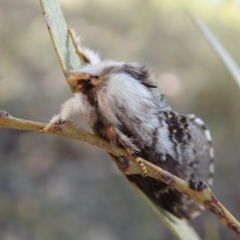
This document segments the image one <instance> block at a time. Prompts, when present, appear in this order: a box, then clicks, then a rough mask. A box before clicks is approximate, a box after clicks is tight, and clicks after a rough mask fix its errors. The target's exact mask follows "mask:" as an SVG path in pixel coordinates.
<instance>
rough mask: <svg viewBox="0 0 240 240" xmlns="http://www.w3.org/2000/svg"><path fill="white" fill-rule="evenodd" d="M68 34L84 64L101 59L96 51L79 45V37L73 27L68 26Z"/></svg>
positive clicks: (93, 62) (97, 61) (94, 62)
mask: <svg viewBox="0 0 240 240" xmlns="http://www.w3.org/2000/svg"><path fill="white" fill-rule="evenodd" d="M68 34H69V36H70V38H71V41H72V43H73V46H74V48H75V51H76V54H77V55H78V56H79V58H80V59H81V60H82V61H83V62H84V63H85V64H96V63H99V62H100V61H101V60H100V58H99V55H98V54H97V53H96V52H94V51H93V50H91V49H88V48H84V47H82V46H81V44H80V41H79V37H77V36H76V34H75V32H74V30H73V29H71V28H68Z"/></svg>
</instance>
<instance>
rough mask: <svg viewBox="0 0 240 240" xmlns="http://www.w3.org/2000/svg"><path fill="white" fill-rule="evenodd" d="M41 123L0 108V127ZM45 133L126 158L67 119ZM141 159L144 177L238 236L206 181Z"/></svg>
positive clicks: (134, 169) (133, 166) (133, 169)
mask: <svg viewBox="0 0 240 240" xmlns="http://www.w3.org/2000/svg"><path fill="white" fill-rule="evenodd" d="M45 126H46V123H42V122H34V121H29V120H23V119H19V118H15V117H13V116H11V115H9V114H8V113H7V112H4V111H0V127H5V128H14V129H19V130H29V131H36V132H39V131H40V130H41V129H42V128H44V127H45ZM49 133H52V134H56V135H59V136H64V137H68V138H73V139H78V140H81V141H84V142H87V143H90V144H92V145H95V146H98V147H100V148H102V149H104V150H105V151H107V152H108V153H110V154H112V155H114V156H116V157H120V156H123V155H125V156H128V158H130V156H129V155H128V154H127V152H126V151H125V150H124V149H122V148H119V147H114V146H113V145H111V144H110V143H109V142H108V141H106V140H104V139H102V138H100V137H98V136H97V135H95V134H92V133H89V132H87V131H86V130H84V129H81V128H78V127H76V126H74V125H73V124H72V123H71V122H67V123H65V124H63V125H55V126H54V127H53V128H51V129H50V130H49ZM131 160H132V159H131ZM142 161H143V163H144V165H145V166H146V168H147V176H149V177H152V178H155V179H157V180H159V181H162V182H164V183H166V184H167V185H169V186H171V187H173V188H174V189H176V190H178V191H179V192H182V193H185V194H186V195H188V196H189V197H191V198H192V199H194V200H195V201H196V202H198V203H199V204H200V205H202V206H203V207H205V208H206V209H208V210H209V211H210V212H212V213H213V214H214V215H215V216H216V217H217V218H218V219H219V220H220V221H221V222H222V223H223V224H224V225H226V226H227V227H228V228H230V229H231V230H232V231H233V232H234V233H235V234H236V235H237V236H238V237H239V238H240V224H239V222H238V221H237V220H236V219H235V218H234V217H233V216H232V215H231V213H229V211H228V210H227V209H226V208H225V207H224V206H223V205H222V204H221V203H220V202H219V201H218V200H217V198H216V197H215V196H214V194H213V193H212V191H211V189H210V188H209V187H208V186H207V184H205V183H203V182H194V181H190V182H188V181H184V180H182V179H181V178H178V177H176V176H174V175H173V174H171V173H169V172H167V171H165V170H163V169H162V168H160V167H158V166H156V165H154V164H152V163H150V162H148V161H146V160H144V159H142ZM122 170H123V172H124V174H126V175H131V174H141V173H142V170H141V168H140V167H139V165H138V164H137V163H136V162H135V161H134V160H132V161H127V163H125V167H124V168H122Z"/></svg>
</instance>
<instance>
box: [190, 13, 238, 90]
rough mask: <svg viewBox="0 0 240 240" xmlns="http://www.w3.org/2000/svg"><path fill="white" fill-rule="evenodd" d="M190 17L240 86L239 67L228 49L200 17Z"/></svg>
mask: <svg viewBox="0 0 240 240" xmlns="http://www.w3.org/2000/svg"><path fill="white" fill-rule="evenodd" d="M190 18H191V19H192V21H193V22H194V24H195V25H196V26H197V28H198V29H199V30H200V32H201V33H202V35H203V36H204V38H205V39H206V40H207V42H208V43H209V44H210V46H211V47H212V49H213V50H214V51H215V53H216V54H217V55H218V57H219V58H220V59H221V61H222V62H223V64H224V65H225V67H226V68H227V69H228V70H229V72H230V73H231V75H232V77H233V78H234V80H235V81H236V83H237V84H238V86H239V87H240V68H239V66H238V65H237V63H236V62H235V61H234V59H233V58H232V57H231V55H230V54H229V53H228V51H227V50H226V49H225V48H224V47H223V45H222V44H221V43H220V42H219V41H218V39H217V38H216V37H215V36H214V34H213V33H212V32H211V31H210V29H208V27H207V26H206V25H205V24H204V22H203V21H201V19H199V18H198V17H196V16H194V15H191V14H190Z"/></svg>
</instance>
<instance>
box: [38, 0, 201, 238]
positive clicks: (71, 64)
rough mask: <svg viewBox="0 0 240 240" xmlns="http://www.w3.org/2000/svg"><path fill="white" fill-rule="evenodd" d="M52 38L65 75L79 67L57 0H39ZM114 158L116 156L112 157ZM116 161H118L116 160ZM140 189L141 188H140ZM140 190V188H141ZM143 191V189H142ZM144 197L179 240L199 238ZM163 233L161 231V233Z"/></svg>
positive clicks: (191, 230) (184, 222) (185, 223)
mask: <svg viewBox="0 0 240 240" xmlns="http://www.w3.org/2000/svg"><path fill="white" fill-rule="evenodd" d="M39 1H40V4H41V7H42V11H43V15H44V17H45V20H46V23H47V27H48V30H49V33H50V36H51V40H52V43H53V46H54V49H55V51H56V54H57V57H58V60H59V63H60V66H61V68H62V70H63V73H64V75H65V77H67V76H68V74H69V71H70V70H72V69H79V68H80V66H81V63H80V61H79V58H78V56H77V55H76V53H75V49H74V47H73V45H72V42H71V41H70V38H69V36H68V31H67V29H68V27H67V24H66V22H65V19H64V17H63V14H62V11H61V8H60V5H59V2H58V1H57V0H39ZM112 158H113V160H114V157H112ZM114 162H115V163H116V161H114ZM138 190H139V189H138ZM139 191H140V190H139ZM140 192H141V191H140ZM141 194H142V196H143V197H144V199H145V200H146V201H147V202H148V203H149V204H150V206H151V207H152V208H153V210H154V211H155V212H156V213H157V215H158V216H159V218H160V219H161V220H162V222H163V223H164V224H165V225H166V226H167V228H168V229H169V230H170V231H171V232H172V234H173V235H174V236H175V237H176V239H179V240H199V239H200V238H199V236H198V235H197V233H196V232H195V231H194V229H193V228H192V227H191V226H190V225H189V223H188V222H187V221H186V220H182V219H179V218H177V217H175V216H173V215H172V214H170V213H169V212H167V211H165V210H164V209H162V208H159V207H157V206H156V205H154V203H153V202H151V200H150V199H149V198H147V197H146V195H145V194H143V193H142V192H141ZM159 234H161V233H159Z"/></svg>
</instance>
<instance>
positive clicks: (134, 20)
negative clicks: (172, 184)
mask: <svg viewBox="0 0 240 240" xmlns="http://www.w3.org/2000/svg"><path fill="white" fill-rule="evenodd" d="M61 5H62V10H63V12H64V15H65V17H66V20H67V22H68V25H69V26H71V27H73V28H74V29H75V30H76V31H77V33H79V35H81V38H82V41H83V43H84V45H86V46H88V47H91V48H93V49H95V50H97V51H99V52H100V53H101V55H102V57H103V58H107V59H115V60H124V61H134V62H136V61H137V62H142V63H146V64H147V65H148V66H149V67H150V68H151V69H152V71H153V72H154V73H155V77H156V80H157V81H158V84H159V89H160V91H161V92H162V93H164V94H165V95H166V96H167V99H168V102H169V103H170V105H171V106H172V107H173V108H174V109H175V110H176V111H178V112H180V113H194V114H196V115H197V116H199V117H201V118H202V119H203V120H204V121H205V122H206V123H207V125H208V126H209V128H210V130H211V133H212V137H213V139H214V146H215V155H216V157H215V158H216V175H215V181H214V186H213V191H214V193H215V194H216V196H217V197H218V198H219V200H220V201H221V202H222V203H223V204H224V205H225V207H227V209H229V210H230V211H231V212H232V213H233V214H234V215H235V217H236V218H238V219H240V204H239V203H240V184H239V179H240V177H239V169H240V150H239V142H240V127H239V119H240V104H239V102H240V90H239V89H238V87H237V85H236V83H235V82H234V81H233V79H232V77H231V76H230V74H229V73H228V71H227V70H226V69H225V67H224V66H223V64H222V63H221V62H220V60H219V59H218V57H217V56H216V55H215V53H214V52H213V50H212V49H211V48H210V47H209V45H208V44H207V43H206V41H205V40H204V38H203V37H202V35H201V34H200V33H199V31H198V30H197V28H196V27H195V26H194V25H193V23H192V22H191V20H190V19H189V18H188V16H187V14H186V13H187V12H188V11H190V12H192V13H194V14H196V15H197V16H199V17H200V18H201V19H202V20H203V21H204V22H205V23H206V24H207V25H208V27H209V28H210V29H211V30H212V31H213V32H214V34H215V35H216V36H217V38H218V39H219V40H220V41H221V42H222V43H223V44H224V46H225V47H226V48H227V50H228V51H229V53H230V54H231V55H232V56H233V57H234V58H235V60H236V61H237V62H238V63H240V54H239V53H240V48H239V46H240V45H239V42H240V31H239V25H240V14H239V11H240V1H233V0H232V1H230V0H228V1H216V0H215V1H210V0H209V1H207V0H204V1H203V0H201V1H200V0H199V1H191V0H185V1H184V0H182V1H173V0H168V1H167V0H165V1H157V0H155V1H153V0H151V1H144V0H141V1H140V0H128V1H127V0H116V1H110V0H102V1H97V0H65V1H63V0H62V1H61ZM70 96H71V93H70V90H69V88H68V86H67V84H66V82H65V79H64V77H63V74H62V72H61V69H60V67H59V65H58V60H57V58H56V55H55V53H54V50H53V47H52V44H51V41H50V37H49V34H48V31H47V28H46V25H45V22H44V19H43V16H42V14H41V10H40V6H39V3H38V1H37V0H35V1H32V0H21V1H14V0H1V2H0V109H3V110H6V111H8V112H9V113H10V114H12V115H14V116H17V117H21V118H26V119H32V120H39V121H46V122H47V121H49V119H50V118H51V116H52V115H53V114H55V113H58V112H59V109H60V104H62V103H63V102H64V101H65V100H66V99H67V98H69V97H70ZM82 125H83V126H84V127H86V128H88V126H87V125H86V124H85V123H82ZM88 129H89V128H88ZM0 164H1V165H0V239H4V240H23V239H24V240H28V239H34V240H35V239H36V240H38V239H44V240H48V239H49V240H54V239H58V240H61V239H64V240H65V239H73V240H75V239H84V240H92V239H94V240H95V239H98V240H108V239H109V240H110V239H111V240H120V239H139V240H157V239H158V240H159V239H166V240H167V239H174V237H173V236H172V235H171V233H169V231H168V230H167V229H166V228H165V226H163V224H162V223H161V222H160V220H159V219H158V218H157V216H156V215H155V214H154V213H153V212H152V210H151V209H150V208H149V206H148V205H147V204H146V203H145V202H144V200H143V199H142V198H141V196H140V195H139V194H138V193H137V192H136V191H135V190H134V189H133V188H132V186H131V185H130V184H128V182H127V180H126V179H124V178H123V177H122V175H121V174H120V173H119V171H118V169H117V168H116V167H115V166H114V165H113V163H112V162H111V160H110V159H109V157H108V156H107V154H106V153H105V152H103V151H102V150H101V149H98V148H96V147H93V146H90V145H88V144H85V143H82V142H79V141H75V140H70V139H66V138H60V137H57V136H53V135H49V134H44V135H40V134H37V133H33V132H24V131H16V130H11V129H0ZM191 223H192V224H193V226H194V227H195V228H196V230H197V232H198V233H199V234H200V236H201V237H202V239H206V240H218V239H236V237H235V236H234V235H233V233H231V232H230V231H229V230H228V229H227V228H226V227H224V226H223V225H222V224H221V223H219V222H218V221H217V220H216V219H215V217H213V216H212V215H211V214H210V213H209V212H207V211H204V213H203V214H202V215H201V216H200V217H198V218H196V219H195V220H193V221H191Z"/></svg>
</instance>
